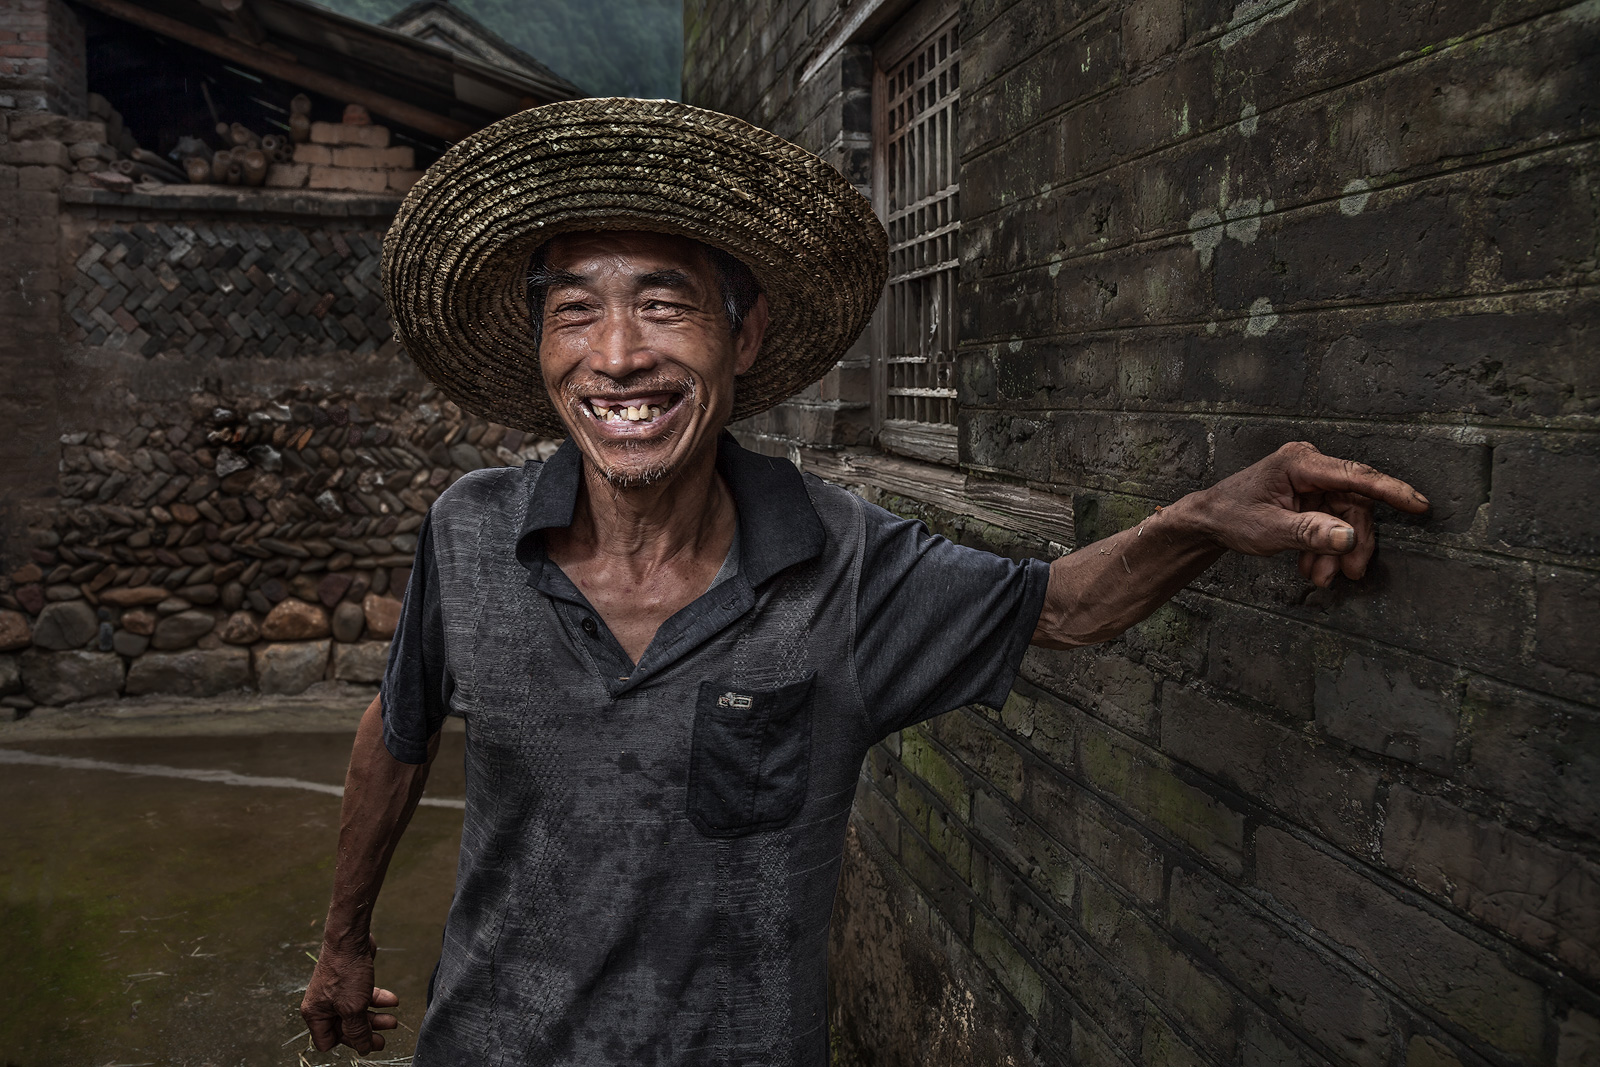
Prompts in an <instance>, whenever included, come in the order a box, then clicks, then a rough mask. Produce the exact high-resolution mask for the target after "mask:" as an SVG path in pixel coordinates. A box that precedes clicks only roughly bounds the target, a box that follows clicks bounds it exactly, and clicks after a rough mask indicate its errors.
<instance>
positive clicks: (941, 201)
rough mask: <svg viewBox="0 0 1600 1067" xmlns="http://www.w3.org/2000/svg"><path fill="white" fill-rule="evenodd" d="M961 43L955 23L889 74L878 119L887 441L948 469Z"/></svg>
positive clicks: (958, 222)
mask: <svg viewBox="0 0 1600 1067" xmlns="http://www.w3.org/2000/svg"><path fill="white" fill-rule="evenodd" d="M958 34H959V28H958V25H957V20H956V18H955V17H953V16H952V17H950V18H948V19H946V20H944V21H943V22H942V24H940V25H939V26H938V27H937V28H936V29H935V30H933V32H932V33H930V34H929V35H927V36H926V37H925V38H924V39H923V40H922V42H921V43H920V44H918V45H917V47H916V48H915V49H914V50H913V51H911V52H910V53H909V54H908V55H907V56H906V57H905V58H904V59H901V60H900V61H898V62H896V63H895V64H894V65H893V66H892V67H890V68H888V69H886V70H884V72H883V80H882V81H881V82H880V91H881V93H882V104H881V110H880V112H879V114H880V116H881V117H882V125H881V126H880V130H881V135H880V138H881V139H880V154H879V160H880V161H881V164H882V180H881V182H880V183H879V185H878V188H879V190H880V205H879V206H880V209H881V211H882V213H883V219H884V225H885V227H886V228H887V229H888V231H889V286H888V292H887V293H886V294H885V301H884V308H885V314H884V321H883V327H882V330H881V333H880V337H881V338H882V343H881V348H880V353H881V359H882V363H883V369H882V371H881V372H880V373H881V375H882V376H881V378H880V382H881V383H882V385H881V388H882V407H881V414H882V419H883V422H882V425H881V427H880V431H879V438H880V440H881V441H882V442H883V443H884V444H885V445H887V446H888V447H891V448H896V447H900V450H902V451H913V452H917V453H920V454H923V455H925V456H927V458H933V459H940V460H944V461H947V462H954V460H955V458H956V457H955V421H956V389H955V356H956V336H957V329H956V326H957V323H956V275H957V268H958V266H959V263H960V239H961V210H960V201H959V174H960V171H959V161H958V158H957V157H958V151H959V146H958V142H957V136H956V129H957V127H956V123H957V110H958V107H959V104H960V98H961V91H960V86H961V82H960V72H961V50H960V40H959V37H958ZM902 446H910V447H902Z"/></svg>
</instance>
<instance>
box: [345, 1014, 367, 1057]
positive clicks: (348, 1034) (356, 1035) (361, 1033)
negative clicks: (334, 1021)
mask: <svg viewBox="0 0 1600 1067" xmlns="http://www.w3.org/2000/svg"><path fill="white" fill-rule="evenodd" d="M339 1038H340V1040H342V1041H343V1042H344V1043H345V1044H347V1045H349V1046H350V1047H351V1048H353V1049H355V1050H356V1051H357V1052H370V1051H372V1027H371V1026H370V1025H369V1024H368V1023H367V1013H366V1012H364V1011H362V1012H357V1013H355V1014H354V1015H344V1016H340V1018H339Z"/></svg>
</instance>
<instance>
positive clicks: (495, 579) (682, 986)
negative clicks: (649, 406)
mask: <svg viewBox="0 0 1600 1067" xmlns="http://www.w3.org/2000/svg"><path fill="white" fill-rule="evenodd" d="M581 463H582V460H581V453H579V451H578V450H577V448H576V447H575V446H573V445H572V444H571V443H570V442H569V443H567V444H566V445H564V446H562V448H561V449H560V450H559V451H558V452H557V453H556V454H555V455H554V456H552V457H551V458H550V459H549V461H547V462H546V463H544V464H542V465H541V464H538V463H530V464H528V465H527V466H525V467H522V468H520V469H516V468H504V469H497V470H484V471H478V472H476V473H474V474H470V475H468V476H467V477H465V478H462V479H461V480H460V481H458V482H457V483H456V484H455V485H454V486H452V487H451V488H450V489H449V490H448V491H446V492H445V494H444V495H443V496H441V497H440V498H439V500H438V501H437V502H436V503H435V504H434V506H433V509H432V511H431V512H430V514H429V516H428V521H427V522H426V523H425V524H424V526H423V527H422V530H421V533H420V536H419V539H418V545H417V561H416V566H415V568H414V569H413V571H412V578H411V584H410V586H409V588H408V589H407V590H406V597H405V608H404V611H403V613H402V616H401V621H400V626H399V629H398V630H397V631H396V633H395V637H394V645H393V648H392V650H391V652H390V658H389V668H388V673H387V674H386V676H385V678H384V682H383V712H384V743H385V744H386V745H387V746H388V749H389V751H390V752H391V753H393V755H394V756H395V758H396V759H400V760H403V761H405V762H408V763H420V762H422V761H423V760H424V759H425V758H426V753H427V744H428V740H429V738H430V737H431V736H432V735H433V733H434V732H435V731H437V730H438V729H439V727H440V724H441V723H442V721H443V720H444V717H445V716H446V715H449V714H453V715H459V716H461V717H462V718H463V719H465V720H466V727H467V744H466V772H467V773H466V792H467V799H466V821H465V827H464V830H463V833H462V841H461V858H460V865H459V869H458V872H457V876H456V894H455V899H454V901H453V902H452V904H451V907H450V914H449V918H448V920H447V921H446V925H445V937H444V949H443V953H442V955H441V958H440V963H439V969H438V972H437V974H436V983H435V988H434V996H433V999H432V1001H431V1002H430V1004H429V1006H428V1009H427V1012H426V1014H425V1016H424V1018H423V1021H422V1026H421V1028H420V1031H419V1033H418V1037H417V1054H416V1061H415V1062H416V1063H417V1065H418V1067H444V1065H447V1064H448V1065H461V1067H469V1065H470V1067H493V1065H502V1064H503V1065H517V1067H522V1065H530V1067H531V1065H540V1067H544V1065H551V1067H554V1065H561V1067H568V1065H572V1067H578V1065H582V1067H613V1065H617V1064H628V1065H630V1067H642V1065H647V1064H648V1065H657V1067H667V1065H675V1064H683V1065H688V1064H693V1065H697V1067H698V1065H705V1064H715V1065H728V1067H733V1065H746V1064H750V1065H755V1064H759V1065H762V1067H780V1065H781V1067H823V1065H824V1064H826V1063H827V1061H828V1039H827V1038H828V1035H827V1021H826V999H827V945H828V920H829V916H830V914H831V912H832V906H833V895H834V888H835V885H836V884H837V881H838V875H839V866H840V860H841V856H842V852H843V845H844V834H845V827H846V822H847V820H848V818H849V814H850V805H851V800H852V799H853V797H854V794H855V786H856V779H857V774H858V772H859V770H860V766H861V761H862V759H863V758H864V757H865V755H866V752H867V749H868V748H869V747H870V746H871V745H872V744H873V743H874V742H876V741H879V740H881V739H882V738H884V737H885V736H887V735H888V734H890V733H892V732H894V731H895V730H898V729H900V728H901V727H903V726H906V725H909V724H911V723H914V722H918V721H921V720H923V719H926V718H929V717H931V716H934V715H937V714H940V713H941V712H945V711H949V710H951V709H953V708H957V707H960V706H962V705H964V704H971V703H982V704H988V705H990V706H992V707H998V706H999V705H1000V704H1001V703H1002V702H1003V701H1004V700H1005V697H1006V694H1007V692H1008V691H1009V689H1010V687H1011V683H1012V680H1013V678H1014V677H1015V674H1016V671H1017V666H1018V664H1019V662H1020V661H1021V658H1022V653H1023V650H1024V649H1025V648H1026V646H1027V643H1028V639H1029V637H1030V636H1031V634H1032V632H1033V628H1034V624H1035V622H1036V621H1037V619H1038V616H1039V611H1040V608H1041V606H1042V605H1043V602H1044V593H1045V585H1046V582H1047V578H1048V572H1049V568H1048V566H1047V565H1046V564H1045V563H1043V562H1042V561H1038V560H1030V561H1028V562H1026V563H1024V564H1017V563H1013V562H1011V561H1009V560H1006V559H1003V558H1001V557H998V556H994V555H991V554H989V553H985V552H979V551H977V550H974V549H969V548H964V547H961V546H959V545H955V544H952V543H951V542H949V541H947V540H945V539H944V538H942V537H934V536H930V535H929V534H928V532H927V530H926V529H925V528H924V527H923V526H922V525H921V524H920V523H914V522H908V521H906V520H903V519H901V518H898V517H896V516H894V515H892V514H890V513H889V512H887V511H884V510H882V509H881V508H877V507H873V506H872V505H870V504H868V503H866V502H865V501H863V500H861V499H860V498H859V497H856V496H855V495H853V494H851V493H849V492H847V491H845V490H843V489H840V488H838V487H837V486H833V485H829V484H828V483H826V482H822V481H820V480H818V479H816V478H814V477H812V476H809V475H806V476H804V477H802V476H801V474H800V473H799V472H798V471H796V470H795V468H794V467H793V465H791V464H789V463H787V462H785V461H783V460H777V459H770V458H767V457H764V456H760V455H757V454H755V453H752V452H748V451H746V450H744V449H742V448H740V447H739V446H738V445H737V444H735V443H734V442H733V439H732V438H731V437H728V436H726V435H724V438H723V440H722V442H721V444H720V445H719V451H718V459H717V469H718V470H719V471H720V472H721V474H722V477H723V478H724V479H725V481H726V482H727V484H728V487H729V489H730V490H731V491H732V494H733V499H734V504H735V507H736V510H737V514H738V532H737V534H736V548H737V554H736V558H735V559H733V560H730V561H729V563H728V564H726V565H725V566H724V568H723V573H722V574H721V575H719V578H720V579H721V580H719V581H717V582H715V583H714V584H713V585H712V586H711V588H709V589H708V590H707V591H706V592H705V593H704V594H703V595H702V596H701V597H700V598H699V599H698V600H696V601H695V602H694V603H693V604H691V605H689V606H688V607H686V608H684V609H683V610H682V611H680V612H678V613H677V614H676V615H674V616H673V617H672V618H671V619H669V620H668V621H667V622H666V623H665V624H664V625H663V626H662V627H661V628H660V630H659V631H658V632H657V633H656V635H655V638H654V640H653V641H652V642H651V644H650V646H649V648H647V649H646V650H645V652H644V654H643V656H642V657H641V658H640V660H639V662H638V663H632V662H631V661H630V660H629V658H628V656H627V654H626V653H625V652H623V650H622V647H621V646H620V645H619V644H618V643H617V641H616V639H615V638H614V637H613V636H612V635H611V633H610V631H609V630H607V628H606V624H605V621H604V620H603V619H602V618H601V617H600V616H599V614H598V613H597V612H596V611H595V610H594V609H593V608H592V607H591V606H590V605H589V603H588V602H587V601H586V600H585V599H584V597H583V594H582V593H580V592H579V591H578V589H577V587H576V586H574V585H573V583H572V582H571V581H570V580H568V578H567V576H566V575H565V574H564V573H563V572H562V571H561V569H560V568H559V567H558V566H556V565H555V564H554V563H552V562H551V561H550V560H549V559H548V557H546V555H545V553H544V548H543V536H542V533H541V531H543V530H546V529H550V528H552V527H563V526H567V525H569V524H570V523H571V521H572V514H573V508H574V506H575V503H576V501H577V495H578V488H579V483H580V480H581V473H582V470H581Z"/></svg>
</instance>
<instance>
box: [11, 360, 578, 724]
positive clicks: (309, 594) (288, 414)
mask: <svg viewBox="0 0 1600 1067" xmlns="http://www.w3.org/2000/svg"><path fill="white" fill-rule="evenodd" d="M61 443H62V452H61V465H60V469H61V475H60V485H59V490H60V495H61V499H60V500H59V501H58V504H57V506H56V508H55V509H54V513H53V521H51V522H50V524H49V525H41V526H37V527H35V528H34V529H33V530H32V536H33V546H32V549H31V556H30V560H29V562H27V563H26V564H24V565H23V566H21V567H19V568H17V569H15V570H13V571H12V572H11V573H10V574H9V575H7V576H5V577H3V578H0V702H3V704H4V706H5V707H7V708H10V709H13V711H14V714H17V715H24V714H27V713H29V711H30V710H31V709H32V708H34V707H35V706H36V705H48V706H59V705H62V704H68V703H72V702H75V701H81V700H90V699H98V698H106V697H113V696H116V695H118V694H125V695H128V696H138V695H145V694H170V695H177V696H213V695H216V694H219V693H223V692H227V691H230V690H241V689H254V690H256V691H259V692H262V693H298V692H301V691H303V690H305V689H306V688H307V687H309V686H311V685H313V684H315V683H317V682H321V681H324V680H339V681H347V682H357V683H368V684H370V683H374V682H376V681H377V680H378V679H379V678H380V677H381V675H382V672H383V666H384V662H385V660H386V657H387V654H388V647H389V645H388V641H389V637H390V636H391V635H392V634H393V632H394V627H395V623H396V620H397V618H398V616H399V612H400V598H401V597H402V596H403V595H404V591H405V586H406V582H407V581H408V580H409V578H410V574H411V562H412V553H413V551H414V549H415V548H416V542H417V536H416V531H417V529H418V528H419V527H420V526H421V525H422V520H423V516H424V515H425V514H426V513H427V510H428V507H429V505H431V504H432V503H433V501H434V500H435V499H437V498H438V495H439V493H440V491H441V490H443V489H444V488H445V487H446V486H448V485H449V484H450V483H451V482H453V481H455V480H456V479H457V478H459V477H461V476H462V475H463V474H465V473H466V472H468V471H472V470H476V469H478V468H480V467H486V466H502V465H520V464H522V463H523V462H525V461H526V460H527V459H529V458H543V457H544V456H547V455H549V453H550V452H552V451H553V450H554V448H555V444H554V442H551V441H536V440H532V439H530V438H527V437H526V436H525V435H524V434H522V433H521V432H520V431H517V430H508V429H507V428H505V427H503V426H498V425H495V424H492V423H487V422H484V421H482V420H479V419H474V418H469V417H467V416H465V415H463V413H462V412H461V411H460V410H459V409H458V408H457V407H456V406H455V405H454V404H451V403H449V402H447V401H444V400H442V399H440V398H438V397H437V396H436V395H435V394H434V393H433V390H432V389H431V388H429V389H426V390H424V391H422V392H421V393H404V394H398V395H395V396H392V397H376V398H373V397H351V396H339V395H335V396H325V397H319V398H317V399H313V398H312V392H311V390H310V389H309V388H303V389H301V390H300V391H299V392H297V393H294V394H291V395H287V396H281V397H277V398H272V399H268V400H262V399H259V398H257V399H243V398H231V399H224V398H221V397H217V396H212V395H203V394H202V395H197V396H195V397H194V398H192V400H191V403H190V405H189V410H188V411H187V412H180V413H168V414H167V415H166V416H162V415H158V414H156V413H153V412H146V413H144V414H143V415H142V416H140V417H139V418H138V420H137V424H136V425H135V426H134V427H133V428H132V429H131V430H130V431H129V432H126V433H116V434H113V433H106V432H91V431H82V432H76V433H70V434H66V435H64V436H63V437H62V442H61Z"/></svg>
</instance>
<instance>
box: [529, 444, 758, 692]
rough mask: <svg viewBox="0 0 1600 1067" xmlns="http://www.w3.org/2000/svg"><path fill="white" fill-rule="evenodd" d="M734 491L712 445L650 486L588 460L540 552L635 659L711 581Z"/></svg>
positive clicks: (729, 524) (726, 539) (729, 527)
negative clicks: (616, 476)
mask: <svg viewBox="0 0 1600 1067" xmlns="http://www.w3.org/2000/svg"><path fill="white" fill-rule="evenodd" d="M734 529H735V511H734V506H733V494H732V493H730V492H729V491H728V487H727V485H725V484H724V483H723V481H722V478H721V476H720V475H718V474H717V466H716V445H715V443H713V444H712V445H711V447H709V448H707V449H706V451H705V454H704V455H702V456H699V457H696V459H695V460H694V461H691V462H689V463H686V464H685V465H684V466H683V467H682V468H680V469H679V470H677V471H676V472H674V474H673V475H672V477H670V478H664V479H662V480H661V481H659V482H655V483H652V484H650V485H645V486H638V487H635V488H620V487H618V486H615V485H612V484H611V483H610V482H608V481H606V479H605V477H604V476H603V475H601V474H600V472H599V471H598V470H596V469H595V467H594V465H593V464H592V463H589V462H588V461H587V460H585V461H584V464H583V480H582V482H581V483H580V487H579V491H578V499H577V503H576V505H575V507H574V508H573V513H572V525H570V526H567V527H562V528H552V529H549V530H546V531H545V551H546V553H548V555H549V557H550V559H551V561H552V562H554V563H555V564H556V566H558V567H560V568H561V569H562V571H563V572H564V573H565V574H566V575H567V577H568V578H569V579H570V580H571V581H572V583H573V584H574V585H576V586H577V587H578V589H579V590H580V591H582V593H583V595H584V596H585V597H586V598H588V600H589V603H590V605H591V606H593V608H594V609H595V610H596V611H597V612H599V613H600V616H601V617H602V618H603V619H605V621H606V625H607V626H608V627H609V628H610V630H611V633H612V634H613V636H615V637H616V639H617V641H618V643H620V644H621V646H622V649H623V651H624V652H626V653H627V655H628V658H629V659H630V660H631V661H633V662H634V663H638V662H639V659H640V657H642V656H643V655H644V652H645V649H646V648H648V647H649V645H650V642H651V641H652V640H653V639H654V637H655V634H656V630H657V629H658V628H659V627H660V626H661V624H662V623H664V622H666V621H667V619H669V618H671V617H672V616H673V615H674V614H676V613H677V612H678V611H680V610H682V609H683V608H685V607H687V606H688V605H689V604H690V603H692V602H693V601H694V600H695V598H696V597H699V596H700V595H701V594H702V593H704V592H705V591H706V589H707V588H708V587H709V586H710V585H711V582H712V580H713V579H714V578H715V577H716V574H717V570H718V568H720V567H721V566H722V561H723V560H724V559H725V558H726V556H727V554H728V549H729V548H730V547H731V546H732V544H733V536H734Z"/></svg>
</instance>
